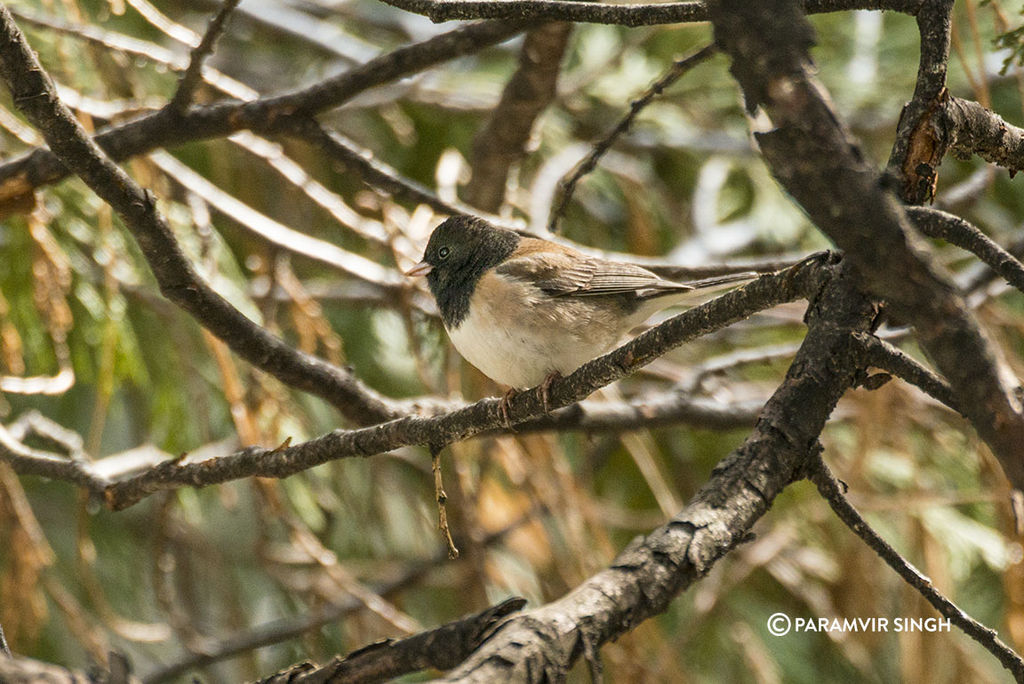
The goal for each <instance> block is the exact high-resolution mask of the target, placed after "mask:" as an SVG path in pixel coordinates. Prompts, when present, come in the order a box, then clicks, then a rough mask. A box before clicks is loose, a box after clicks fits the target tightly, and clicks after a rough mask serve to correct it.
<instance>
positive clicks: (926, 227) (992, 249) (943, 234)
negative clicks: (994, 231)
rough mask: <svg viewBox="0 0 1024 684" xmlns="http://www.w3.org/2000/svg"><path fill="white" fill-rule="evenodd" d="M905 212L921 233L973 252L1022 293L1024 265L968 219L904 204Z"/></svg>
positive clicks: (1023, 289) (1023, 287)
mask: <svg viewBox="0 0 1024 684" xmlns="http://www.w3.org/2000/svg"><path fill="white" fill-rule="evenodd" d="M906 212H907V216H909V217H910V219H911V220H912V221H913V222H914V225H915V226H916V227H917V229H918V230H920V231H921V232H922V233H924V234H925V235H927V236H928V237H933V238H941V239H943V240H945V241H946V242H949V243H950V244H953V245H956V246H957V247H960V248H961V249H965V250H967V251H968V252H970V253H972V254H974V255H975V256H976V257H978V258H979V259H981V260H982V261H983V262H984V263H985V264H987V265H988V266H989V267H991V268H992V270H993V271H995V272H996V273H998V274H999V275H1000V276H1002V277H1003V278H1004V279H1005V280H1006V282H1008V283H1010V285H1013V286H1014V287H1015V288H1017V289H1018V290H1020V291H1021V292H1024V264H1021V262H1020V261H1018V260H1017V258H1016V257H1015V256H1013V254H1011V253H1010V252H1008V251H1007V250H1005V249H1003V248H1002V247H1000V246H999V245H998V244H997V243H996V242H995V241H994V240H993V239H992V238H990V237H989V236H987V235H985V234H984V233H982V232H981V231H980V230H978V229H977V228H976V227H975V226H973V225H971V224H970V223H969V222H968V221H965V220H964V219H962V218H960V217H959V216H954V215H953V214H947V213H946V212H944V211H939V210H938V209H931V208H928V207H907V209H906Z"/></svg>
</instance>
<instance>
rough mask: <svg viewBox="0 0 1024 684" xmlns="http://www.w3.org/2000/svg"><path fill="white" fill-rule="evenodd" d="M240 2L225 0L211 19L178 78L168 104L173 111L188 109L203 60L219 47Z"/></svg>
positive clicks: (200, 79)
mask: <svg viewBox="0 0 1024 684" xmlns="http://www.w3.org/2000/svg"><path fill="white" fill-rule="evenodd" d="M239 2H241V0H224V4H223V5H222V6H221V8H220V10H219V11H218V12H217V14H216V15H214V17H213V19H211V20H210V23H209V25H208V26H207V27H206V33H205V34H203V39H202V40H201V41H199V45H197V46H196V47H195V48H194V49H193V50H192V54H191V55H190V57H189V63H188V67H187V68H186V69H185V73H183V74H182V75H181V78H180V79H178V89H177V91H175V93H174V97H172V98H171V101H170V102H169V103H168V104H167V106H168V107H169V108H170V109H171V110H172V111H174V112H177V113H179V114H180V113H181V112H184V111H185V110H186V109H188V106H189V104H191V102H192V97H193V95H195V92H196V88H198V87H199V84H200V83H201V82H202V80H203V61H205V60H206V58H207V57H209V56H210V55H211V54H213V51H214V49H215V48H216V47H217V40H218V39H219V38H220V37H221V35H222V34H223V33H224V29H225V28H227V22H228V18H229V17H230V16H231V13H232V12H234V11H235V7H237V6H238V3H239Z"/></svg>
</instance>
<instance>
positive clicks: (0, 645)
mask: <svg viewBox="0 0 1024 684" xmlns="http://www.w3.org/2000/svg"><path fill="white" fill-rule="evenodd" d="M0 653H3V654H4V655H5V656H7V657H8V658H13V657H14V654H13V653H11V647H10V646H9V645H8V644H7V637H5V636H4V628H3V625H0Z"/></svg>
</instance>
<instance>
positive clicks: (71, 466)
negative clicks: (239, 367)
mask: <svg viewBox="0 0 1024 684" xmlns="http://www.w3.org/2000/svg"><path fill="white" fill-rule="evenodd" d="M828 274H829V271H828V269H826V268H824V267H822V266H820V264H816V263H811V262H803V263H801V264H798V265H796V266H793V267H791V268H790V269H788V270H786V271H783V272H781V273H776V274H771V275H764V276H761V277H760V278H758V279H757V280H755V281H753V282H751V283H748V284H747V285H745V286H744V287H742V288H740V289H738V290H734V291H732V292H729V293H727V294H725V295H723V296H721V297H719V298H717V299H714V300H712V301H710V302H707V303H705V304H702V305H701V306H698V307H695V308H693V309H690V310H688V311H685V312H683V313H681V314H679V315H677V316H675V317H673V318H670V319H669V320H667V321H665V322H664V323H662V324H660V325H658V326H656V327H654V328H652V329H650V330H648V331H647V332H645V333H643V334H642V335H639V336H638V337H636V338H635V339H633V340H632V341H630V342H628V343H627V344H625V345H623V346H622V347H619V348H618V349H616V350H614V351H612V352H609V353H608V354H606V355H604V356H602V357H600V358H597V359H595V360H593V361H591V362H589V363H587V364H585V365H584V366H582V367H581V368H580V369H578V370H577V371H576V372H574V373H572V374H571V375H569V376H568V377H566V378H564V379H562V380H558V381H556V382H554V383H553V384H552V385H551V388H550V390H549V393H548V406H549V407H550V408H552V409H558V408H561V407H563V406H568V405H570V404H573V403H575V402H577V401H580V400H581V399H584V398H585V397H587V396H588V395H590V394H592V393H593V392H595V391H596V390H598V389H600V388H601V387H604V386H605V385H608V384H610V383H612V382H614V381H616V380H618V379H620V378H622V377H624V376H626V375H628V374H629V373H632V372H634V371H635V370H637V369H638V368H640V367H642V366H643V365H645V364H647V363H649V362H651V361H652V360H654V359H655V358H657V357H658V356H660V355H662V354H664V353H665V352H667V351H669V350H671V349H674V348H675V347H678V346H679V345H681V344H684V343H685V342H687V341H689V340H693V339H695V338H697V337H699V336H701V335H706V334H708V333H710V332H713V331H715V330H718V329H721V328H723V327H725V326H727V325H730V324H732V323H735V322H737V321H740V320H743V319H745V318H747V317H749V316H751V315H753V314H754V313H757V312H758V311H762V310H764V309H766V308H770V307H772V306H775V305H777V304H781V303H783V302H787V301H792V300H794V299H798V298H800V297H808V296H810V295H812V294H813V293H814V292H816V291H817V290H818V288H819V287H820V284H821V281H822V279H824V278H826V277H827V276H828ZM501 403H502V400H500V399H497V398H489V399H482V400H480V401H478V402H476V403H474V404H470V405H468V406H464V407H459V408H456V409H453V410H451V411H448V412H447V413H442V414H441V415H437V416H431V417H423V416H415V415H405V416H403V417H401V418H397V419H394V420H391V421H388V422H385V423H381V424H379V425H374V426H372V427H366V428H360V429H356V430H335V431H334V432H330V433H328V434H326V435H323V436H321V437H318V438H316V439H313V440H310V441H307V442H303V443H301V444H295V445H290V444H286V445H282V446H279V447H277V448H275V449H266V448H263V447H256V446H251V447H248V448H246V449H242V450H240V451H236V452H234V453H232V454H228V455H226V456H219V457H215V458H206V457H201V456H200V455H197V456H196V457H195V458H193V457H190V456H189V455H187V454H185V455H183V456H181V457H180V458H178V459H172V460H168V461H164V462H163V463H160V464H158V465H155V466H153V467H151V468H148V469H147V470H145V471H143V472H141V473H138V474H132V475H130V476H128V477H123V478H120V479H118V477H117V475H116V474H111V473H108V474H106V475H103V476H100V475H98V474H97V473H96V471H95V469H94V468H93V467H92V466H91V464H88V463H81V462H77V461H71V460H68V459H66V458H62V457H61V456H60V455H56V454H48V453H39V454H33V453H27V454H23V453H20V452H19V451H17V447H18V446H19V445H17V444H15V445H14V446H13V447H11V448H7V447H6V444H5V443H4V442H3V441H0V456H2V457H4V458H5V459H6V460H9V461H10V462H11V464H12V466H13V467H14V469H15V470H16V471H17V472H20V473H25V474H36V475H45V476H47V477H51V478H54V479H60V480H65V481H71V482H74V483H76V484H78V485H80V486H82V487H85V488H86V489H88V490H89V491H90V492H92V493H93V494H95V495H97V496H99V497H101V498H103V500H104V502H105V503H106V505H107V506H109V507H110V508H113V509H122V508H126V507H128V506H131V505H133V504H135V503H137V502H138V501H141V500H142V499H143V498H145V497H147V496H149V495H151V494H153V493H155V492H158V491H162V490H167V489H177V488H179V487H186V486H191V487H204V486H207V485H212V484H220V483H223V482H228V481H231V480H237V479H242V478H247V477H253V476H258V477H276V478H282V477H288V476H290V475H294V474H295V473H298V472H300V471H302V470H306V469H308V468H312V467H314V466H317V465H320V464H323V463H326V462H328V461H332V460H337V459H341V458H353V457H364V458H365V457H368V456H373V455H376V454H382V453H386V452H389V451H394V450H395V449H398V448H401V447H407V446H413V445H419V444H432V445H445V444H450V443H452V442H455V441H459V440H463V439H468V438H470V437H473V436H475V435H479V434H482V433H486V432H491V431H497V430H499V429H501V428H503V427H504V426H505V417H504V415H503V413H502V411H501V409H500V405H501ZM656 404H657V402H655V405H653V406H652V407H651V413H650V419H651V420H653V421H654V422H657V421H658V419H659V414H660V413H662V411H661V409H660V408H659V407H658V406H657V405H656ZM673 404H674V402H671V401H670V402H669V403H668V404H667V405H666V406H664V407H661V408H663V409H664V412H665V413H666V414H672V413H673V412H675V411H677V410H680V407H679V406H678V405H673ZM647 410H648V409H646V408H645V407H643V406H640V407H638V408H636V409H631V410H630V411H629V412H627V415H626V416H625V417H623V416H606V417H605V418H604V419H603V420H605V421H607V422H608V423H610V424H612V425H615V424H618V425H622V424H623V423H622V422H620V421H626V422H625V424H627V425H628V424H629V421H630V420H631V419H632V418H635V415H636V414H637V413H639V414H640V415H646V414H647ZM600 413H601V412H600V410H599V411H598V414H600ZM544 414H545V406H544V403H543V400H542V398H541V391H540V389H534V390H531V391H527V392H522V393H520V394H518V395H516V396H515V397H514V398H513V399H512V400H511V401H510V402H509V403H508V416H509V418H510V420H511V422H512V423H513V424H520V423H527V428H528V429H531V430H532V429H548V428H549V427H552V426H553V427H556V428H559V429H562V428H565V427H566V425H567V424H572V423H577V424H579V425H581V426H587V425H588V422H587V417H586V415H587V412H586V410H581V409H571V410H570V411H568V412H565V413H559V412H557V411H556V412H555V413H554V414H553V415H551V416H546V417H545V416H544ZM629 414H632V416H630V415H629ZM700 415H702V413H701V412H700V411H698V412H697V414H696V416H700ZM601 420H602V419H600V418H598V421H599V424H598V425H597V426H596V427H597V428H600V421H601ZM530 421H536V422H535V423H533V424H530ZM2 435H3V433H2V432H0V437H2ZM112 480H114V481H112Z"/></svg>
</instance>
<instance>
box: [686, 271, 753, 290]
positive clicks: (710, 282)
mask: <svg viewBox="0 0 1024 684" xmlns="http://www.w3.org/2000/svg"><path fill="white" fill-rule="evenodd" d="M759 275H761V274H760V273H757V272H756V271H744V272H742V273H729V274H727V275H720V276H712V277H711V278H701V279H700V280H688V281H686V283H685V284H686V285H689V286H690V287H692V288H693V289H694V290H707V289H716V288H723V287H725V286H727V285H733V284H735V283H743V282H749V281H751V280H753V279H754V278H757V277H758V276H759Z"/></svg>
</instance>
